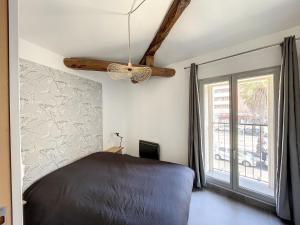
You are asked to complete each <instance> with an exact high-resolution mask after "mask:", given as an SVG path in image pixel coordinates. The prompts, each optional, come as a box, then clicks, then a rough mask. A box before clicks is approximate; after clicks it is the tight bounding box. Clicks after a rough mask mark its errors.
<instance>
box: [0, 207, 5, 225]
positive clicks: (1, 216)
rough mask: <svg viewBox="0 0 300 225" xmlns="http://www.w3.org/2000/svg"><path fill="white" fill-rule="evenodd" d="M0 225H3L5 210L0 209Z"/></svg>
mask: <svg viewBox="0 0 300 225" xmlns="http://www.w3.org/2000/svg"><path fill="white" fill-rule="evenodd" d="M0 225H5V208H0Z"/></svg>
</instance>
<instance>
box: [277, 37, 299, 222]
mask: <svg viewBox="0 0 300 225" xmlns="http://www.w3.org/2000/svg"><path fill="white" fill-rule="evenodd" d="M281 47H282V64H281V73H280V82H279V104H278V121H277V122H278V138H277V153H278V157H277V173H276V175H277V185H276V200H277V202H276V210H277V214H278V216H280V217H281V218H283V219H287V220H292V221H294V223H295V224H296V225H300V89H299V71H298V59H297V58H298V57H297V49H296V40H295V37H288V38H285V39H284V42H283V44H282V46H281Z"/></svg>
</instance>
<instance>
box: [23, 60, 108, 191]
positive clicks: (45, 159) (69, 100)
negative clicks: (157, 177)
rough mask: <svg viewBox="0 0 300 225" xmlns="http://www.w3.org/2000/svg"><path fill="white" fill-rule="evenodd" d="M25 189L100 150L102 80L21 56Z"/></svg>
mask: <svg viewBox="0 0 300 225" xmlns="http://www.w3.org/2000/svg"><path fill="white" fill-rule="evenodd" d="M20 106H21V108H20V116H21V120H20V123H21V124H20V127H21V152H22V159H23V164H24V179H23V190H25V189H26V188H27V187H29V186H30V185H31V184H32V183H33V182H34V181H36V180H38V179H39V178H41V177H43V176H44V175H46V174H48V173H50V172H52V171H54V170H56V169H58V168H60V167H62V166H65V165H67V164H69V163H71V162H73V161H75V160H77V159H79V158H82V157H84V156H86V155H89V154H91V153H94V152H97V151H99V149H102V131H103V129H102V86H101V83H99V82H95V81H92V80H88V79H84V78H81V77H78V76H74V75H72V74H69V73H66V72H62V71H60V70H55V69H53V68H50V67H47V66H44V65H40V64H37V63H34V62H31V61H27V60H23V59H21V60H20Z"/></svg>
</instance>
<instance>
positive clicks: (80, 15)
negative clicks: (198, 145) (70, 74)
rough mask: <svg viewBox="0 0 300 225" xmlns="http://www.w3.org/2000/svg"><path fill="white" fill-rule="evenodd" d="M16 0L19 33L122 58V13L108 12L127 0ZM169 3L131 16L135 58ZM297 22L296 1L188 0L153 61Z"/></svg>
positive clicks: (155, 2) (71, 51)
mask: <svg viewBox="0 0 300 225" xmlns="http://www.w3.org/2000/svg"><path fill="white" fill-rule="evenodd" d="M19 1H20V36H21V38H23V39H25V40H27V41H30V42H33V43H35V44H37V45H40V46H42V47H45V48H47V49H50V50H52V51H54V52H56V53H59V54H61V55H63V56H66V57H93V58H100V59H111V60H122V61H126V60H127V18H126V17H125V16H120V15H114V14H111V13H109V11H117V12H127V11H128V10H129V8H130V5H131V3H132V1H131V0H109V1H107V0H76V1H74V0H19ZM140 1H141V0H140ZM140 1H138V2H140ZM171 2H172V0H163V1H162V0H147V1H146V2H145V3H144V5H142V7H141V8H140V9H139V10H138V11H136V13H135V14H134V16H133V17H132V33H133V34H132V45H133V59H134V61H135V62H138V61H139V59H140V58H141V57H142V55H143V53H144V52H145V51H146V49H147V48H148V46H149V44H150V42H151V40H152V38H153V36H154V34H155V32H156V30H157V29H158V27H159V25H160V23H161V21H162V19H163V17H164V15H165V13H166V12H167V10H168V8H169V6H170V4H171ZM299 24H300V1H299V0H191V4H190V5H189V6H188V8H187V9H186V10H185V12H184V13H183V15H182V16H181V17H180V19H179V21H178V22H177V23H176V24H175V26H174V28H173V29H172V31H171V32H170V34H169V36H168V37H167V39H166V40H165V41H164V43H163V45H162V46H161V48H160V49H159V51H158V53H157V55H156V59H155V61H156V63H157V64H158V65H167V64H170V63H172V62H176V61H180V60H183V59H187V58H191V57H194V56H198V55H200V54H203V53H206V52H208V51H213V50H217V49H220V48H225V47H228V46H230V45H234V44H238V43H241V42H244V41H247V40H250V39H254V38H257V37H259V36H262V35H266V34H270V33H273V32H277V31H281V30H284V29H287V28H290V27H293V26H296V25H299Z"/></svg>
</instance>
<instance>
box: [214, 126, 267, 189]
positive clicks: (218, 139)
mask: <svg viewBox="0 0 300 225" xmlns="http://www.w3.org/2000/svg"><path fill="white" fill-rule="evenodd" d="M230 137H231V136H230V124H229V123H226V122H214V123H213V149H214V154H213V157H214V161H215V163H213V169H215V170H222V171H227V172H229V171H230V152H231V151H230V140H231V138H230ZM237 143H238V149H237V152H238V155H237V157H238V163H239V175H240V176H243V177H247V178H250V179H254V180H257V181H263V182H266V183H268V182H269V174H268V169H269V155H268V154H269V152H268V147H269V145H268V125H266V124H257V123H239V124H238V136H237Z"/></svg>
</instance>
